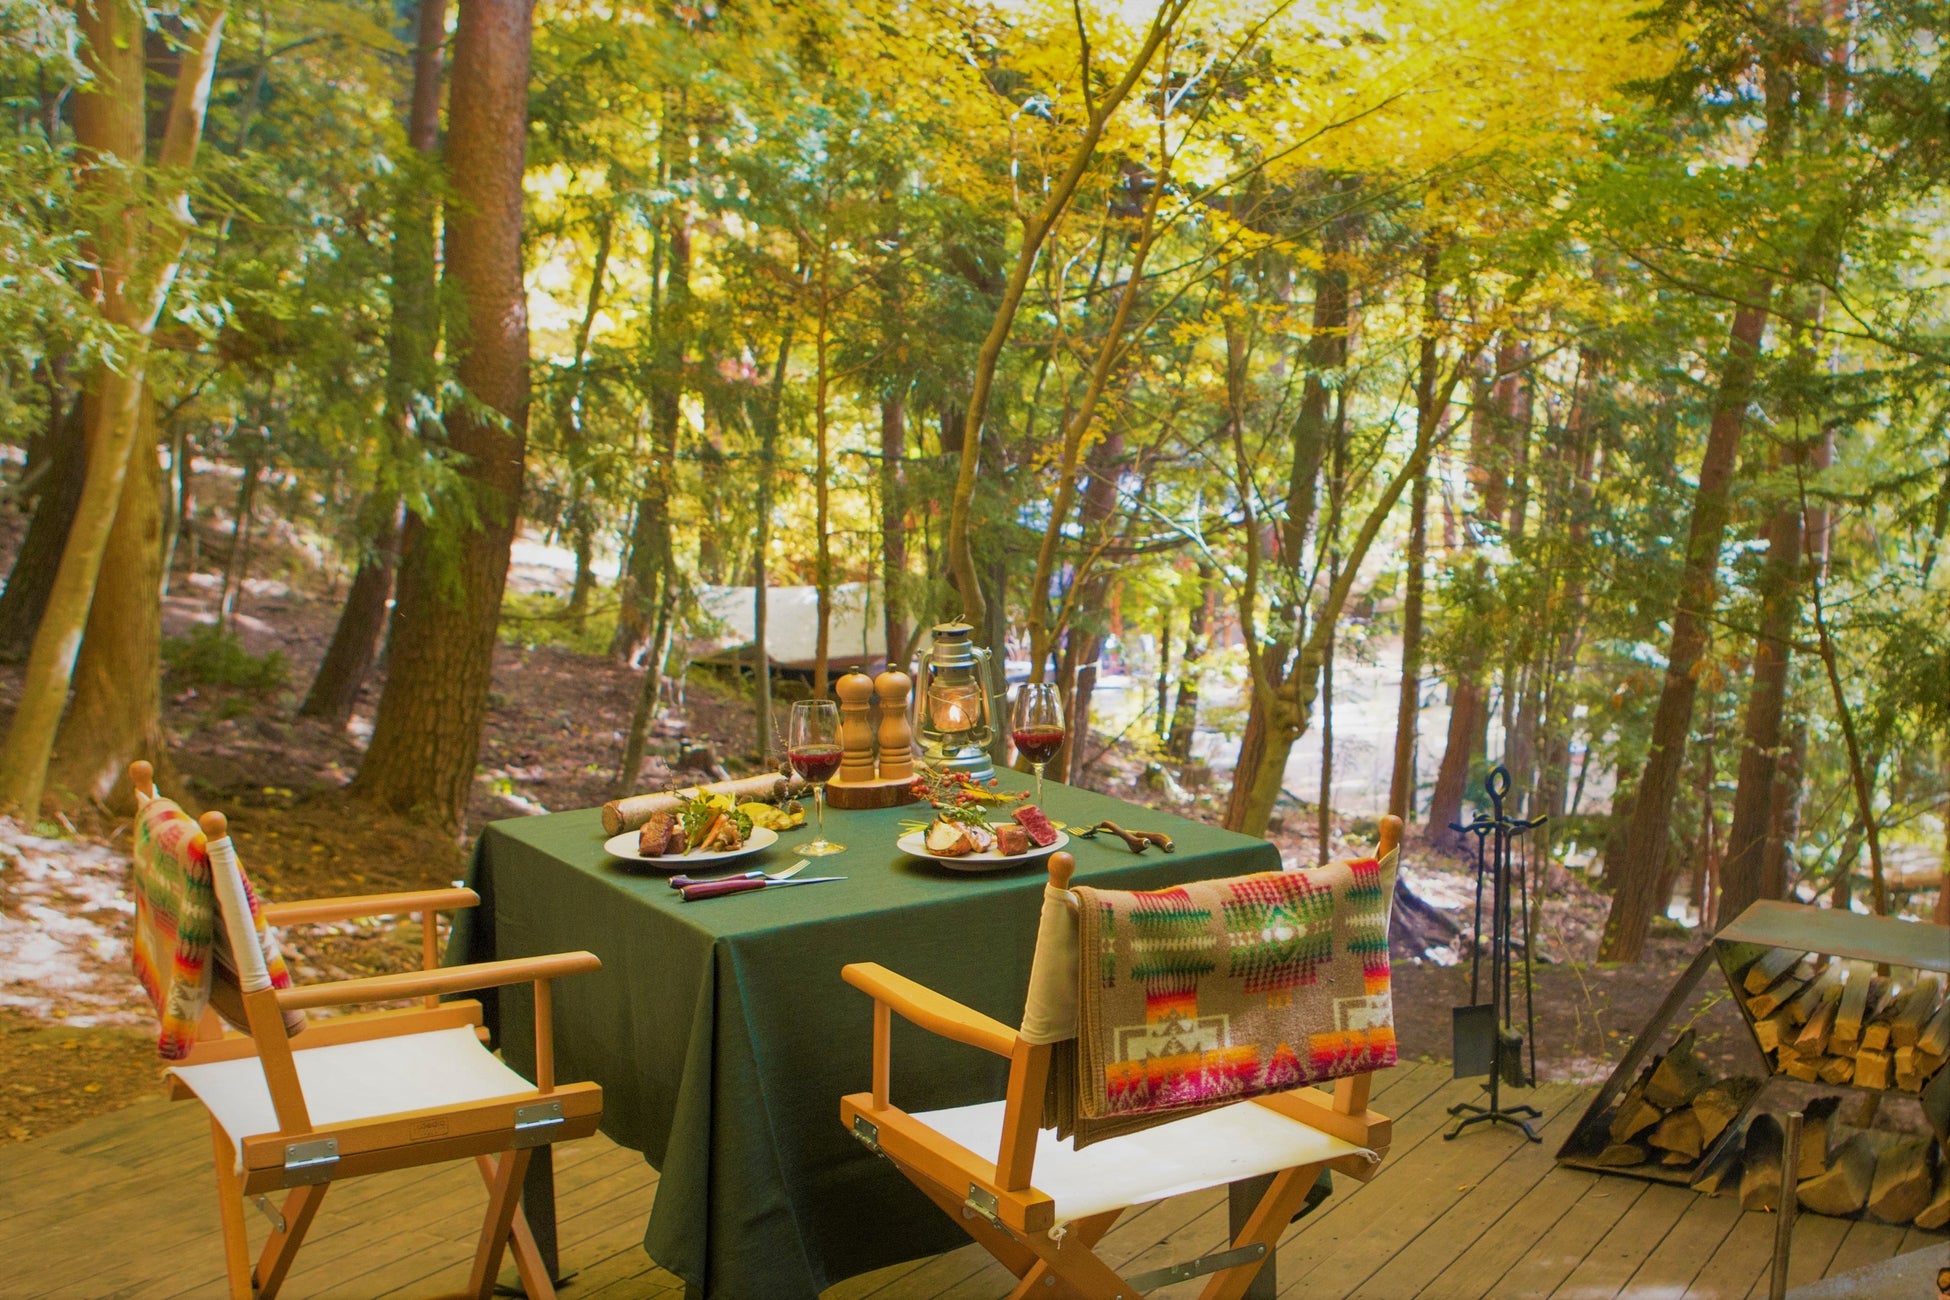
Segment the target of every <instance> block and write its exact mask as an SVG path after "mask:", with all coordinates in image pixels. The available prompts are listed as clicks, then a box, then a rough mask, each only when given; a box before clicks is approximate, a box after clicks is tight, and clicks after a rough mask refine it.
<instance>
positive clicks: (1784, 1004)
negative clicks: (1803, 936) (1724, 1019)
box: [1741, 948, 1950, 1093]
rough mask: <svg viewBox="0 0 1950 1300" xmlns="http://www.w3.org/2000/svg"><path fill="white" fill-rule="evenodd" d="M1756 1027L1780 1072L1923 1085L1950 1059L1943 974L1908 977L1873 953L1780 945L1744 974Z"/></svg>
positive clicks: (1884, 1085)
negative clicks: (1850, 955)
mask: <svg viewBox="0 0 1950 1300" xmlns="http://www.w3.org/2000/svg"><path fill="white" fill-rule="evenodd" d="M1741 995H1742V1000H1743V1001H1744V1002H1745V1003H1746V1006H1747V1012H1748V1014H1749V1015H1750V1016H1751V1017H1752V1018H1753V1023H1754V1037H1755V1039H1756V1040H1757V1041H1758V1042H1759V1043H1760V1047H1761V1051H1762V1052H1763V1053H1764V1054H1765V1055H1766V1057H1767V1062H1768V1065H1769V1066H1770V1067H1771V1068H1772V1069H1773V1070H1774V1071H1775V1073H1777V1074H1785V1075H1788V1076H1789V1077H1791V1078H1795V1079H1800V1080H1802V1081H1803V1082H1806V1083H1826V1084H1844V1083H1846V1084H1853V1085H1854V1086H1856V1087H1858V1088H1874V1089H1882V1090H1899V1091H1902V1092H1912V1093H1914V1092H1921V1091H1922V1090H1923V1085H1924V1084H1925V1083H1926V1082H1928V1081H1929V1079H1930V1076H1931V1075H1933V1074H1935V1073H1936V1072H1937V1071H1938V1070H1940V1069H1942V1068H1943V1064H1944V1062H1945V1060H1946V1059H1950V1000H1946V999H1945V998H1944V995H1943V980H1942V977H1941V976H1939V975H1935V974H1925V975H1923V976H1922V977H1921V978H1919V979H1916V980H1913V981H1908V982H1905V981H1904V980H1902V979H1894V978H1889V977H1886V976H1882V975H1878V974H1876V973H1875V968H1874V967H1873V966H1871V965H1869V964H1868V963H1867V962H1860V961H1844V960H1842V959H1840V958H1827V957H1823V956H1820V955H1819V954H1814V953H1797V952H1794V951H1793V950H1791V949H1787V948H1773V949H1769V950H1768V951H1767V952H1765V953H1763V954H1762V955H1761V957H1760V958H1759V960H1757V961H1755V962H1754V963H1753V964H1752V965H1751V966H1749V967H1748V968H1747V970H1746V972H1745V973H1744V974H1743V975H1742V976H1741Z"/></svg>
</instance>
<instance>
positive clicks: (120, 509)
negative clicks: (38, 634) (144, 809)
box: [48, 390, 165, 809]
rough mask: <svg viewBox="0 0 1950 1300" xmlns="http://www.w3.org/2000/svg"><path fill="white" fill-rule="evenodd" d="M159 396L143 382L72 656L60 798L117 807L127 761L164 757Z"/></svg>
mask: <svg viewBox="0 0 1950 1300" xmlns="http://www.w3.org/2000/svg"><path fill="white" fill-rule="evenodd" d="M155 417H156V411H155V403H154V401H153V400H151V399H150V397H149V395H148V393H147V391H146V390H145V392H144V394H143V398H142V415H141V426H140V427H141V433H140V434H139V435H138V436H137V438H136V444H135V448H134V450H133V451H132V452H131V453H130V455H129V468H128V473H127V474H125V475H124V476H123V479H122V499H121V501H120V502H118V503H117V505H116V509H115V524H114V526H113V527H112V528H110V529H109V532H108V545H107V551H106V553H105V555H104V556H103V559H102V571H101V576H100V577H98V578H97V579H96V580H95V599H94V601H93V602H92V603H91V604H90V605H89V607H88V630H87V632H86V634H85V635H84V636H83V637H82V641H81V654H80V655H79V657H77V658H76V660H75V669H74V698H73V700H72V701H71V702H70V703H69V705H68V712H67V716H66V717H64V718H63V719H62V721H61V730H60V733H59V735H58V736H57V737H56V739H55V742H54V756H53V761H52V762H51V763H50V764H49V766H48V781H49V782H50V783H51V784H52V785H53V787H54V789H55V791H56V792H57V794H58V795H59V797H60V798H61V800H62V801H63V802H67V801H68V800H69V799H76V798H78V799H86V800H92V801H94V802H96V803H101V804H105V805H109V806H111V807H114V808H117V809H122V808H124V807H126V806H128V805H130V804H131V803H132V801H133V795H131V794H130V792H129V788H128V775H127V774H128V766H129V764H130V763H131V762H133V761H134V760H136V759H138V758H146V759H149V760H150V761H152V762H155V763H158V764H161V763H162V762H164V761H165V756H164V754H163V743H164V737H163V728H162V686H161V682H162V662H161V652H162V606H161V604H160V603H159V601H158V595H159V593H160V592H161V590H162V508H161V500H160V496H159V493H160V490H161V481H160V476H159V473H158V467H157V464H156V423H155Z"/></svg>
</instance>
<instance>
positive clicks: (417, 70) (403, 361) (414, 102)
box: [298, 0, 447, 723]
mask: <svg viewBox="0 0 1950 1300" xmlns="http://www.w3.org/2000/svg"><path fill="white" fill-rule="evenodd" d="M446 42H447V0H420V12H419V18H418V24H417V31H416V33H415V36H414V42H413V78H412V88H411V92H410V95H409V98H408V101H407V116H406V144H407V148H409V149H411V150H412V151H413V153H414V155H415V160H414V161H415V162H416V163H419V164H421V165H419V166H409V167H407V168H405V169H404V172H403V178H402V180H403V183H402V184H401V185H400V187H399V190H398V196H397V198H396V199H395V200H394V207H393V248H392V255H393V268H392V269H393V276H392V293H391V299H392V320H391V322H390V324H389V327H388V329H387V337H386V357H387V365H386V416H385V420H386V425H385V427H386V432H387V435H388V437H389V438H390V440H391V443H392V445H390V446H388V447H385V448H384V449H383V450H382V453H381V458H380V459H381V471H380V482H378V483H376V484H375V485H374V486H373V488H372V490H371V491H370V492H368V493H367V495H366V499H365V501H364V502H363V503H362V505H361V506H360V510H359V541H360V544H361V545H362V546H363V547H364V548H365V550H364V551H363V552H362V553H361V555H360V557H359V567H358V570H357V571H356V572H355V573H354V574H353V576H352V586H351V587H350V588H349V589H348V590H347V591H346V595H345V606H344V608H343V609H341V610H340V611H339V621H338V624H337V626H336V627H334V628H333V629H332V640H331V644H329V645H328V646H326V648H325V657H324V659H322V660H321V661H320V662H319V665H318V673H317V675H316V676H315V677H313V678H312V683H311V690H310V691H309V692H308V693H307V694H306V696H305V702H304V704H302V705H301V706H299V709H298V712H300V713H302V714H306V715H307V716H310V717H314V718H324V719H326V720H327V721H330V722H337V723H344V722H345V720H346V719H347V718H349V717H351V716H352V705H353V703H354V702H355V701H356V700H357V699H358V698H359V690H360V688H361V687H362V686H364V685H365V679H366V674H367V672H369V671H370V670H371V668H372V662H373V658H374V656H375V655H377V653H378V651H379V638H380V635H381V634H382V633H383V632H384V631H385V630H386V606H387V605H388V604H389V603H390V602H391V600H392V598H393V572H394V570H395V569H396V568H397V567H398V566H399V543H400V529H401V528H402V527H403V526H404V523H405V516H404V512H403V511H402V509H401V504H400V492H399V488H398V485H397V483H396V481H394V475H395V473H396V472H397V471H396V469H395V467H396V466H397V464H398V462H399V461H400V460H401V459H402V458H404V457H405V456H406V454H407V453H406V447H407V444H408V441H409V440H410V439H411V438H412V437H413V425H414V419H413V408H414V405H415V402H416V399H417V398H418V397H419V395H420V394H422V393H424V392H426V391H427V389H428V387H429V380H430V377H431V372H432V370H433V355H434V349H435V347H436V346H437V344H438V342H439V338H440V311H439V298H438V289H439V286H438V285H437V284H436V283H435V276H436V273H437V272H436V267H435V259H434V223H435V221H436V220H437V218H438V215H439V214H438V201H437V199H436V197H435V191H434V189H433V188H431V187H429V186H428V185H426V184H425V180H426V178H427V174H428V173H429V172H430V171H431V170H432V168H433V165H434V163H435V161H436V159H437V158H438V155H439V150H440V89H441V64H442V57H443V54H444V52H445V47H446Z"/></svg>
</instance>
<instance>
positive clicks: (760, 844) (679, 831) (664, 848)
mask: <svg viewBox="0 0 1950 1300" xmlns="http://www.w3.org/2000/svg"><path fill="white" fill-rule="evenodd" d="M768 811H772V812H776V811H777V810H776V809H770V810H768ZM802 816H803V814H802ZM778 838H779V837H778V833H777V832H776V831H774V830H772V829H771V828H769V827H766V826H755V825H753V818H752V816H751V814H749V813H747V812H746V811H745V810H744V809H743V808H741V807H739V806H737V805H736V804H734V803H733V802H732V801H731V798H730V796H729V795H722V794H711V795H707V794H700V795H698V796H697V797H696V798H694V799H692V800H690V801H689V802H688V803H685V804H682V805H680V806H679V807H678V808H676V809H675V810H674V811H669V812H658V813H652V814H651V815H650V819H649V820H648V821H646V822H644V823H643V825H642V826H641V827H639V828H638V829H636V830H634V831H625V832H624V833H623V834H621V835H618V836H616V837H615V838H613V839H610V840H608V841H606V842H605V843H604V844H603V848H604V849H605V850H607V851H608V852H609V853H611V854H613V855H615V856H616V857H619V858H627V859H630V860H632V861H636V862H648V863H652V864H659V865H669V866H687V865H692V864H695V863H699V862H708V861H721V860H723V859H726V858H736V857H743V856H744V855H745V854H747V853H756V852H757V851H758V850H760V849H762V848H765V847H766V846H767V845H769V844H771V843H773V842H774V841H776V840H777V839H778Z"/></svg>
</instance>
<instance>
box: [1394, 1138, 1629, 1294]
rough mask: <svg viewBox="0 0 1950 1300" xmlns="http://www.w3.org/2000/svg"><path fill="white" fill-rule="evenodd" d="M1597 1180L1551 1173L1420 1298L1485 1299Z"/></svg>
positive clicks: (1571, 1171) (1580, 1174) (1566, 1172)
mask: <svg viewBox="0 0 1950 1300" xmlns="http://www.w3.org/2000/svg"><path fill="white" fill-rule="evenodd" d="M1597 1182H1598V1176H1597V1175H1596V1174H1588V1173H1584V1172H1582V1171H1580V1170H1575V1169H1555V1170H1552V1171H1551V1173H1549V1174H1548V1175H1546V1176H1545V1177H1544V1178H1543V1179H1540V1180H1539V1181H1538V1183H1537V1185H1536V1186H1535V1187H1533V1188H1531V1189H1530V1190H1529V1191H1528V1192H1525V1193H1524V1195H1523V1199H1521V1200H1519V1201H1518V1202H1517V1203H1516V1204H1515V1205H1513V1206H1511V1207H1510V1208H1509V1209H1508V1210H1506V1211H1505V1212H1504V1213H1503V1215H1502V1216H1501V1217H1500V1218H1498V1219H1497V1221H1496V1222H1495V1223H1493V1224H1491V1225H1490V1227H1489V1228H1487V1229H1486V1230H1484V1232H1483V1233H1482V1234H1481V1235H1480V1236H1478V1237H1477V1238H1476V1240H1475V1241H1473V1242H1470V1243H1468V1244H1467V1245H1466V1246H1463V1249H1462V1252H1461V1253H1460V1254H1459V1255H1457V1257H1456V1258H1455V1259H1454V1260H1453V1261H1451V1262H1450V1264H1449V1266H1448V1267H1447V1268H1445V1269H1443V1270H1442V1272H1440V1273H1438V1274H1436V1277H1435V1280H1434V1281H1433V1282H1431V1283H1429V1285H1428V1286H1426V1287H1424V1288H1423V1290H1422V1294H1423V1295H1425V1296H1429V1297H1431V1298H1432V1300H1433V1298H1437V1297H1440V1298H1443V1300H1447V1298H1448V1297H1454V1298H1455V1300H1481V1297H1483V1296H1486V1295H1489V1294H1490V1293H1491V1291H1492V1289H1493V1288H1494V1287H1495V1286H1496V1284H1497V1281H1498V1279H1500V1278H1501V1277H1502V1276H1503V1275H1504V1274H1505V1273H1507V1272H1509V1271H1510V1270H1511V1269H1513V1268H1515V1267H1516V1266H1517V1264H1518V1263H1519V1262H1520V1261H1521V1260H1522V1259H1523V1257H1524V1255H1525V1253H1526V1252H1528V1251H1529V1249H1530V1248H1531V1246H1532V1245H1533V1244H1535V1242H1536V1241H1537V1240H1538V1238H1540V1237H1542V1236H1544V1235H1545V1234H1546V1233H1549V1232H1552V1231H1554V1230H1555V1227H1556V1224H1557V1221H1558V1220H1559V1219H1561V1218H1563V1217H1564V1216H1565V1215H1566V1214H1567V1213H1569V1212H1570V1210H1571V1207H1572V1206H1574V1205H1576V1204H1577V1203H1578V1201H1579V1200H1581V1199H1582V1198H1583V1196H1584V1193H1585V1192H1586V1190H1588V1189H1589V1188H1590V1187H1592V1186H1593V1185H1595V1184H1596V1183H1597ZM1458 1244H1459V1245H1461V1244H1462V1243H1458Z"/></svg>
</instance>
